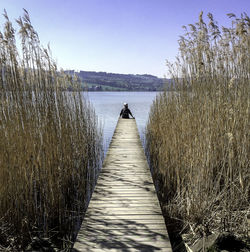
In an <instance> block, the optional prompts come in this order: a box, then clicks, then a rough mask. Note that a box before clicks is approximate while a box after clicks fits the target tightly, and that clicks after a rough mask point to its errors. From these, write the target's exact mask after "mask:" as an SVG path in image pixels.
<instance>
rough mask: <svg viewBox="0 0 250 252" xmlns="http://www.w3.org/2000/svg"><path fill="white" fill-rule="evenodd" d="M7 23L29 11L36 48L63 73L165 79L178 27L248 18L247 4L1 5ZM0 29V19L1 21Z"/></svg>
mask: <svg viewBox="0 0 250 252" xmlns="http://www.w3.org/2000/svg"><path fill="white" fill-rule="evenodd" d="M4 8H5V9H6V10H7V13H8V15H9V17H10V19H11V20H12V21H14V19H15V18H18V17H19V16H21V15H22V14H23V10H22V8H25V9H27V10H28V12H29V14H30V16H31V21H32V24H33V26H34V27H35V29H36V30H37V32H38V34H39V37H40V40H41V43H42V44H43V45H47V43H48V42H50V46H51V49H52V52H53V57H54V59H56V61H57V63H58V66H59V67H63V68H64V69H75V70H90V71H106V72H114V73H132V74H137V73H138V74H153V75H157V76H159V77H163V76H164V75H167V69H166V66H165V60H166V59H169V60H171V61H173V60H174V58H175V56H176V55H177V53H178V43H177V40H178V37H179V36H180V35H182V34H183V30H182V25H187V24H190V23H194V22H196V21H197V20H198V15H199V13H200V11H201V10H203V11H204V15H206V14H207V13H208V12H211V13H212V14H213V15H214V17H215V19H216V20H217V21H218V22H219V25H229V24H230V21H229V19H228V18H227V17H226V14H227V13H231V12H233V13H235V14H236V15H240V13H242V12H246V13H247V14H248V15H250V13H249V10H250V1H249V0H207V1H202V0H192V1H187V0H186V1H185V0H172V1H169V0H64V1H62V0H61V1H59V0H0V11H1V12H2V13H3V10H4ZM0 20H1V21H0V23H1V27H2V24H3V17H0Z"/></svg>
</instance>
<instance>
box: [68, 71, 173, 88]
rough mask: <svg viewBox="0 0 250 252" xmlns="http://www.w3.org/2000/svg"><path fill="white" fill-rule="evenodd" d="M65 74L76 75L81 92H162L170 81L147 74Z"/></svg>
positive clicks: (85, 72) (83, 72) (73, 72)
mask: <svg viewBox="0 0 250 252" xmlns="http://www.w3.org/2000/svg"><path fill="white" fill-rule="evenodd" d="M65 73H67V74H69V75H72V76H73V75H76V76H78V77H79V78H80V80H81V88H82V90H88V91H162V90H164V88H166V87H167V86H169V83H170V81H171V80H169V79H163V78H158V77H156V76H153V75H149V74H142V75H141V74H115V73H106V72H90V71H80V72H76V71H74V70H67V71H65Z"/></svg>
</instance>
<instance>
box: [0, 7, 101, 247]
mask: <svg viewBox="0 0 250 252" xmlns="http://www.w3.org/2000/svg"><path fill="white" fill-rule="evenodd" d="M4 18H5V23H4V28H3V31H2V32H0V139H1V140H0V167H1V168H0V250H1V251H2V250H4V251H38V250H39V249H40V248H41V247H42V248H44V249H45V248H46V249H49V250H48V251H56V248H57V251H62V250H63V249H64V248H67V247H70V246H72V242H73V241H74V238H75V236H76V230H77V228H78V227H79V223H80V220H81V218H82V214H83V212H84V210H85V209H86V206H87V203H88V199H89V197H90V195H91V192H92V190H93V186H94V184H95V181H96V177H97V174H98V171H99V169H100V167H101V164H102V159H103V150H102V132H101V130H100V128H99V124H98V121H97V117H96V115H95V112H94V110H93V108H92V107H91V105H90V104H89V102H88V101H87V100H85V99H84V97H83V96H82V94H81V93H80V92H78V91H74V90H73V91H72V92H70V94H69V93H68V92H65V91H64V90H65V88H66V89H67V87H69V86H70V87H73V88H74V89H75V90H78V89H79V82H78V81H77V78H74V77H72V76H69V75H66V74H65V73H64V72H61V73H59V72H58V70H57V66H56V64H55V62H54V61H53V59H52V58H51V53H50V49H49V48H43V47H42V46H41V45H40V42H39V37H38V34H37V33H36V31H35V30H34V28H33V27H32V25H31V22H30V18H29V15H28V12H27V11H25V10H24V15H23V16H22V17H20V18H18V19H17V20H16V22H17V24H18V35H19V36H20V45H19V44H17V42H16V39H17V32H16V31H15V29H14V28H13V25H12V23H11V21H10V20H9V18H8V15H7V13H6V11H5V12H4ZM18 48H21V49H20V53H18ZM43 251H45V250H43ZM46 251H47V250H46Z"/></svg>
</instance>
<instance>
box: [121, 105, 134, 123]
mask: <svg viewBox="0 0 250 252" xmlns="http://www.w3.org/2000/svg"><path fill="white" fill-rule="evenodd" d="M129 115H131V116H132V118H133V119H135V118H134V116H133V115H132V113H131V111H130V109H129V108H128V104H127V103H126V102H125V103H124V108H123V109H122V110H121V113H120V116H121V117H122V118H125V119H129Z"/></svg>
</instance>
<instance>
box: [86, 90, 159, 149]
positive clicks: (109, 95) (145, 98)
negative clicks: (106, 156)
mask: <svg viewBox="0 0 250 252" xmlns="http://www.w3.org/2000/svg"><path fill="white" fill-rule="evenodd" d="M157 94H158V92H88V93H85V94H84V95H85V96H87V97H88V99H89V101H90V102H91V103H92V105H93V107H94V108H95V112H96V114H97V116H98V118H99V122H100V123H101V125H102V128H103V137H104V149H105V152H106V150H107V148H108V146H109V143H110V141H111V139H112V136H113V133H114V130H115V127H116V124H117V121H118V118H119V115H120V112H121V109H122V108H123V103H124V102H126V103H128V107H129V109H130V110H131V112H132V114H133V115H134V117H135V119H136V123H137V127H138V130H139V133H140V136H141V138H142V139H143V135H144V132H145V126H146V124H147V120H148V114H149V111H150V106H151V105H152V103H153V100H154V99H155V97H156V95H157Z"/></svg>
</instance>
